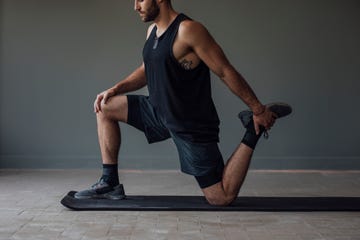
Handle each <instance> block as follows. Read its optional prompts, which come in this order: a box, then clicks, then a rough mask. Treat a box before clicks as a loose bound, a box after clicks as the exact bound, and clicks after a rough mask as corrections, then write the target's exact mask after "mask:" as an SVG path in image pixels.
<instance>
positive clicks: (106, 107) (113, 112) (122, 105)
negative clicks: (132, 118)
mask: <svg viewBox="0 0 360 240" xmlns="http://www.w3.org/2000/svg"><path fill="white" fill-rule="evenodd" d="M100 107H101V111H100V112H98V113H97V117H98V118H100V119H101V118H103V119H109V120H114V121H122V122H126V121H127V115H128V104H127V98H126V96H118V97H112V98H110V99H109V100H108V101H107V102H106V103H103V102H101V105H100Z"/></svg>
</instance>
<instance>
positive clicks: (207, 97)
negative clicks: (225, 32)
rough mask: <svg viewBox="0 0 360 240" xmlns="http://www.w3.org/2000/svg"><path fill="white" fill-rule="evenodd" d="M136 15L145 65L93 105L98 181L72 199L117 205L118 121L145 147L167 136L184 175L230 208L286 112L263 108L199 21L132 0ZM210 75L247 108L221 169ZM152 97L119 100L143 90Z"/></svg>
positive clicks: (166, 0)
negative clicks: (137, 133)
mask: <svg viewBox="0 0 360 240" xmlns="http://www.w3.org/2000/svg"><path fill="white" fill-rule="evenodd" d="M135 10H136V11H137V12H138V13H139V14H140V17H141V19H142V21H144V22H150V21H153V22H154V23H153V24H152V25H151V26H150V27H149V29H148V32H147V40H146V43H145V46H144V49H143V58H144V62H143V64H142V65H141V66H140V67H139V68H137V69H136V70H135V71H134V72H133V73H132V74H130V75H129V76H128V77H127V78H125V79H124V80H122V81H120V82H119V83H118V84H116V85H115V86H114V87H112V88H110V89H108V90H106V91H104V92H102V93H100V94H99V95H97V98H96V100H95V103H94V111H95V112H96V116H97V124H98V137H99V144H100V149H101V156H102V162H103V175H102V177H101V178H100V180H99V181H98V182H97V183H96V184H94V185H93V186H92V187H91V188H90V189H87V190H83V191H80V192H78V193H76V194H75V197H76V198H79V199H83V198H92V197H99V196H100V197H105V198H109V199H122V198H124V197H125V193H124V190H123V186H122V185H121V184H119V180H118V166H117V159H118V153H119V148H120V143H121V135H120V128H119V124H118V121H121V122H124V123H127V124H130V125H131V126H133V127H135V128H137V129H139V130H141V131H143V132H144V133H145V135H146V137H147V140H148V141H149V143H153V142H158V141H162V140H165V139H168V138H172V139H173V141H174V143H175V145H176V147H177V149H178V152H179V159H180V163H181V170H182V171H183V172H185V173H187V174H191V175H193V176H195V178H196V180H197V182H198V183H199V185H200V187H201V189H202V191H203V193H204V195H205V197H206V199H207V201H208V202H209V203H210V204H213V205H228V204H230V203H231V202H232V201H233V200H234V199H235V198H236V197H237V195H238V193H239V190H240V187H241V185H242V183H243V181H244V179H245V176H246V173H247V170H248V166H249V163H250V159H251V156H252V154H253V151H254V148H255V146H256V143H257V141H258V140H259V138H260V137H261V135H262V133H264V132H265V133H266V130H269V129H270V128H271V127H272V126H273V124H274V122H275V119H276V118H277V117H282V116H285V115H287V114H289V113H290V111H291V108H290V107H289V106H288V105H284V104H272V105H267V106H264V105H263V104H261V103H260V101H259V100H258V99H257V97H256V96H255V94H254V92H253V91H252V89H251V88H250V86H249V85H248V84H247V82H246V81H245V80H244V79H243V77H242V76H241V75H240V74H239V73H238V72H237V71H236V70H235V69H234V67H233V66H232V65H231V64H230V63H229V61H228V60H227V58H226V57H225V55H224V53H223V51H222V49H221V48H220V46H219V45H218V44H217V43H216V42H215V40H214V39H213V38H212V37H211V35H210V34H209V32H208V31H207V30H206V28H205V27H204V26H203V25H201V24H200V23H198V22H196V21H193V20H191V19H189V18H188V17H187V16H185V15H184V14H178V13H177V12H176V11H175V10H174V9H173V8H172V5H171V2H170V0H135ZM209 70H211V71H213V72H214V73H215V74H216V75H218V76H219V78H220V79H221V80H223V81H224V83H225V84H226V85H227V86H228V87H229V89H230V90H231V91H232V92H233V93H234V94H236V95H237V96H239V97H240V98H241V100H242V101H244V102H245V103H246V104H247V105H248V106H249V107H250V109H251V110H249V111H243V112H241V113H240V114H239V117H240V118H241V121H242V123H243V125H244V126H245V128H246V129H247V130H246V133H245V136H244V137H243V139H242V141H241V143H240V145H239V146H238V148H237V149H236V150H235V151H234V153H233V155H232V156H231V157H230V159H229V160H228V161H227V164H226V165H224V161H223V159H222V156H221V153H220V151H219V148H218V145H217V143H218V141H219V138H218V132H219V128H218V126H219V119H218V115H217V112H216V109H215V107H214V104H213V101H212V98H211V87H210V71H209ZM146 85H147V87H148V89H149V97H145V96H135V95H123V94H125V93H128V92H131V91H135V90H138V89H140V88H142V87H144V86H146Z"/></svg>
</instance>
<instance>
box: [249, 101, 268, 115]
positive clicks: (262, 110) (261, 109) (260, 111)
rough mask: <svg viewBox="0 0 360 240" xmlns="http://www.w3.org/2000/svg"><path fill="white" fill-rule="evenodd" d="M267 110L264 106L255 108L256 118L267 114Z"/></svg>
mask: <svg viewBox="0 0 360 240" xmlns="http://www.w3.org/2000/svg"><path fill="white" fill-rule="evenodd" d="M265 110H266V106H265V105H262V104H260V105H258V106H256V107H254V108H253V109H252V111H253V114H254V116H259V115H261V114H263V113H264V112H265Z"/></svg>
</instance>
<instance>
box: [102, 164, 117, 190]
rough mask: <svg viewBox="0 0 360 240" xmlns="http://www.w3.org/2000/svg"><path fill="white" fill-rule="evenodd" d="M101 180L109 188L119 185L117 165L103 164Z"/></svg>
mask: <svg viewBox="0 0 360 240" xmlns="http://www.w3.org/2000/svg"><path fill="white" fill-rule="evenodd" d="M101 178H102V179H104V180H105V182H107V183H108V184H109V185H110V186H116V185H119V174H118V165H117V164H103V174H102V177H101Z"/></svg>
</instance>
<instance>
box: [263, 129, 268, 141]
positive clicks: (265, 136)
mask: <svg viewBox="0 0 360 240" xmlns="http://www.w3.org/2000/svg"><path fill="white" fill-rule="evenodd" d="M263 136H264V138H265V139H268V138H269V133H268V131H267V130H265V131H264V135H263Z"/></svg>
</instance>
